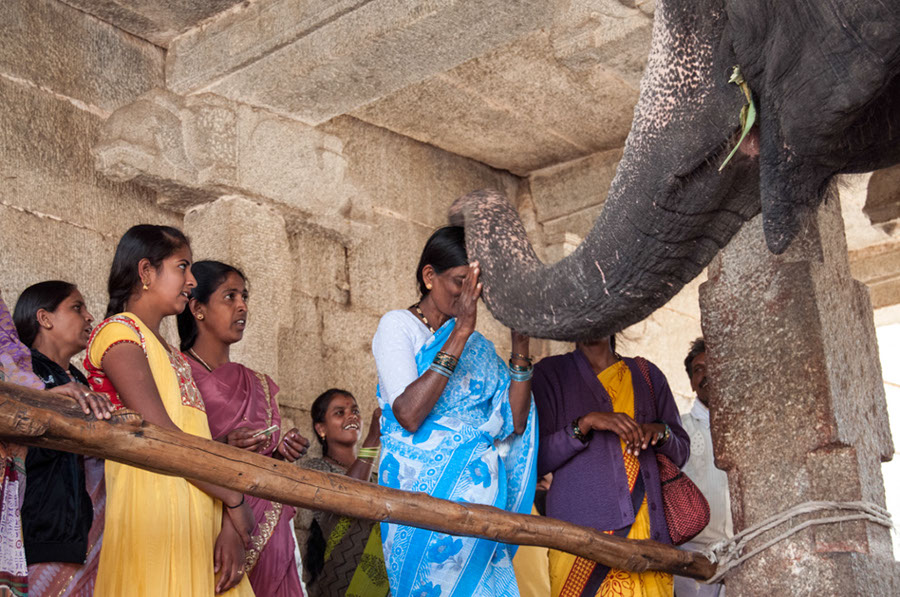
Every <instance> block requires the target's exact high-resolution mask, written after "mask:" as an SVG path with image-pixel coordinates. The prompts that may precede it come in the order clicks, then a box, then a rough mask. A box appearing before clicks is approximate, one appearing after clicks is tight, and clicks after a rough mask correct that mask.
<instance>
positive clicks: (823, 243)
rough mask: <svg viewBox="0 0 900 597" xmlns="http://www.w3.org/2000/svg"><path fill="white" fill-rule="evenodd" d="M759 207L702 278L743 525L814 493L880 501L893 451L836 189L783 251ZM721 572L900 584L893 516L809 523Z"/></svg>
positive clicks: (766, 579) (829, 582) (871, 333)
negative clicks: (890, 524) (770, 239)
mask: <svg viewBox="0 0 900 597" xmlns="http://www.w3.org/2000/svg"><path fill="white" fill-rule="evenodd" d="M761 221H762V220H761V217H757V218H756V219H755V220H753V221H752V222H750V223H748V225H746V226H745V227H744V228H743V230H742V231H741V232H740V233H739V234H738V235H737V236H736V237H735V238H734V239H733V240H732V241H731V243H730V244H729V245H728V247H727V248H726V249H725V250H724V251H722V253H720V255H719V256H718V257H717V258H716V259H715V260H714V261H713V263H712V264H711V266H710V269H709V281H708V282H706V283H705V284H703V286H702V287H701V289H700V306H701V311H702V325H703V331H704V334H705V336H706V340H707V343H708V347H709V359H708V363H709V368H710V376H711V382H712V384H713V386H712V390H713V391H712V398H711V411H712V430H713V442H714V445H715V450H716V454H717V463H718V466H719V467H720V468H722V469H725V470H726V471H727V472H728V480H729V486H730V489H731V496H732V500H733V501H732V512H733V514H734V522H735V530H736V531H739V530H741V529H744V528H746V527H748V526H750V525H753V524H755V523H757V522H759V521H761V520H763V519H765V518H767V517H769V516H771V515H773V514H777V513H779V512H781V511H783V510H785V509H788V508H790V507H792V506H794V505H797V504H799V503H801V502H805V501H809V500H838V501H857V500H862V501H866V502H872V503H874V504H878V505H880V506H884V485H883V482H882V478H881V468H880V464H881V461H882V460H886V459H888V458H890V456H891V454H892V452H893V448H892V444H891V436H890V429H889V427H888V417H887V411H886V404H885V398H884V389H883V386H882V380H881V377H882V376H881V368H880V365H879V361H878V349H877V345H876V339H875V329H874V324H873V321H872V306H871V302H870V300H869V295H868V291H867V290H866V288H865V286H864V285H863V284H861V283H859V282H857V281H856V280H854V279H853V278H852V277H851V275H850V269H849V265H848V260H847V250H846V241H845V239H844V230H843V221H842V219H841V215H840V209H839V205H838V200H837V198H836V197H834V196H833V197H830V198H829V199H828V201H827V204H826V205H825V206H823V207H822V208H821V209H820V211H819V212H818V215H817V217H816V218H814V219H813V220H812V221H811V222H810V223H809V225H808V227H807V229H806V230H805V231H803V232H802V233H801V234H800V236H799V237H798V238H797V239H796V240H795V241H794V243H793V244H792V245H791V247H790V248H789V249H788V251H787V252H785V254H783V255H772V254H771V253H769V251H768V250H767V249H766V246H765V242H764V239H763V233H762V227H761ZM821 516H822V514H819V515H812V516H807V517H803V520H805V519H807V518H810V517H821ZM799 522H801V520H794V521H793V522H792V524H797V523H799ZM789 524H791V523H789ZM783 530H785V529H784V527H781V528H779V529H776V531H774V532H773V533H774V534H777V533H778V532H780V531H783ZM774 534H769V535H764V536H763V537H762V538H760V539H757V540H756V542H755V543H754V544H751V548H752V547H753V545H758V544H760V543H762V542H764V541H766V540H767V539H768V538H770V537H772V536H774ZM726 586H727V590H728V594H729V596H734V595H748V596H749V595H754V596H755V595H897V594H900V581H898V579H897V575H896V573H895V563H894V560H893V557H892V555H891V543H890V534H889V531H888V529H886V528H884V527H882V526H879V525H876V524H872V523H867V522H859V521H856V522H845V523H840V524H829V525H823V526H817V527H812V528H809V529H806V530H804V531H802V532H800V533H798V534H796V535H794V536H793V537H791V538H789V539H787V540H785V541H782V542H780V543H778V544H777V545H776V546H775V547H773V548H771V549H769V550H767V551H765V552H763V553H762V554H760V555H758V556H757V557H755V558H753V559H751V560H748V561H747V562H745V563H744V564H743V565H742V566H740V567H739V568H738V569H736V570H735V571H733V572H732V574H731V575H729V576H728V577H727V579H726Z"/></svg>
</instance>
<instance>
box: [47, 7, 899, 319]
mask: <svg viewBox="0 0 900 597" xmlns="http://www.w3.org/2000/svg"><path fill="white" fill-rule="evenodd" d="M62 1H63V2H65V3H66V4H69V5H71V6H74V7H76V8H78V9H80V10H82V11H85V12H87V13H90V14H92V15H94V16H96V17H97V18H99V19H102V20H104V21H106V22H109V23H111V24H112V25H114V26H116V27H118V28H120V29H123V30H125V31H128V32H129V33H131V34H133V35H136V36H138V37H141V38H143V39H146V40H148V41H150V42H152V43H154V44H156V45H159V46H160V47H163V48H165V49H166V50H167V57H166V73H165V75H166V85H167V87H168V91H169V92H174V93H175V94H177V95H180V96H191V95H198V94H203V93H208V92H211V93H213V94H215V95H218V96H222V97H225V98H228V99H230V100H233V101H236V102H239V103H241V104H247V105H250V106H256V107H260V108H264V109H266V110H268V111H271V112H274V113H276V114H278V115H280V116H284V117H287V118H290V119H293V120H296V121H300V122H302V123H305V124H307V125H312V126H318V125H320V124H323V123H325V122H328V121H330V120H332V119H334V118H335V117H337V116H341V115H345V114H346V115H351V116H353V117H355V118H358V119H360V120H363V121H366V122H369V123H372V124H375V125H377V126H380V127H383V128H386V129H389V130H391V131H394V132H397V133H400V134H402V135H405V136H408V137H411V138H414V139H417V140H419V141H422V142H425V143H429V144H431V145H434V146H437V147H440V148H442V149H445V150H447V151H450V152H452V153H455V154H458V155H462V156H466V157H470V158H473V159H475V160H478V161H480V162H483V163H485V164H489V165H491V166H493V167H496V168H499V169H503V170H508V171H510V172H512V173H514V174H517V175H520V176H530V177H531V178H532V179H535V180H538V179H540V178H541V176H542V175H543V174H542V173H544V172H547V171H548V169H553V168H555V167H557V166H558V165H561V164H567V163H576V164H577V163H580V162H575V161H576V160H579V159H581V158H584V159H587V156H598V155H606V156H609V155H613V156H615V154H616V150H618V149H620V148H621V147H622V146H623V144H624V141H625V138H626V136H627V134H628V130H629V128H630V126H631V120H632V111H633V107H634V104H635V103H636V101H637V96H638V87H639V81H640V77H641V73H642V72H643V69H644V64H645V61H646V56H647V52H648V49H649V44H650V30H651V25H652V18H653V12H654V10H655V1H654V0H580V1H577V2H575V1H573V0H550V1H548V0H243V1H241V0H62ZM590 159H592V160H593V159H594V158H590ZM583 161H584V160H582V162H583ZM601 161H602V162H603V163H606V162H607V161H608V160H607V159H606V158H604V159H602V160H601ZM897 179H898V175H897V173H896V171H891V172H889V173H885V174H879V175H876V176H875V177H873V178H872V180H871V185H870V184H869V182H870V181H869V179H868V178H859V179H853V180H855V181H856V182H855V186H854V185H853V184H851V185H850V187H851V189H850V190H847V189H842V191H841V194H842V197H843V199H842V202H843V203H844V215H845V221H846V222H847V230H848V241H849V243H848V244H849V248H850V251H851V261H854V262H856V263H857V266H856V271H855V274H856V275H857V277H858V278H860V279H864V280H866V281H867V282H868V283H869V284H870V287H871V288H873V292H874V296H873V298H875V299H876V300H875V302H876V307H878V306H883V305H893V304H897V303H900V271H897V267H896V264H897V263H900V261H898V259H900V258H898V256H900V230H898V228H900V227H898V226H897V225H896V224H897V223H898V222H900V208H898V205H900V197H898V196H897V194H896V193H895V192H894V193H892V192H890V191H891V189H894V188H895V187H896V185H895V182H896V180H897ZM870 186H871V187H872V188H873V189H876V190H879V191H878V192H877V193H873V196H872V197H871V198H869V199H868V200H867V198H866V197H867V196H868V193H869V192H870V189H869V187H870ZM854 189H855V190H854ZM604 192H605V189H598V190H597V195H599V196H600V200H601V201H602V194H603V193H604ZM593 199H595V198H591V200H590V202H594V203H596V201H594V200H593ZM898 318H900V313H898V315H897V317H894V318H893V319H898Z"/></svg>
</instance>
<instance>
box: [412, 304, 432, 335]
mask: <svg viewBox="0 0 900 597" xmlns="http://www.w3.org/2000/svg"><path fill="white" fill-rule="evenodd" d="M413 309H415V310H416V313H418V314H419V317H420V318H421V319H422V323H424V324H425V327H427V328H428V331H430V332H431V333H432V334H434V333H435V329H434V328H433V327H431V324H430V323H428V318H427V317H425V314H424V313H422V309H420V308H419V303H416V304H415V305H413Z"/></svg>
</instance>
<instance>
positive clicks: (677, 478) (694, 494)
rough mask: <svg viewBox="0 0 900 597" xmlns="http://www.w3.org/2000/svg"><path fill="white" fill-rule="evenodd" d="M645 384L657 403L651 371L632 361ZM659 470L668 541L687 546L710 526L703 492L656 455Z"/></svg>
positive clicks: (707, 504) (673, 465) (641, 363)
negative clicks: (686, 544) (636, 365)
mask: <svg viewBox="0 0 900 597" xmlns="http://www.w3.org/2000/svg"><path fill="white" fill-rule="evenodd" d="M635 361H637V364H638V367H639V368H640V370H641V374H642V375H643V376H644V381H646V382H647V385H648V386H650V395H651V396H653V400H654V403H655V402H656V393H655V392H654V391H653V382H652V381H650V368H649V367H648V366H647V361H646V360H645V359H643V358H641V357H637V358H635ZM656 464H657V466H658V467H659V482H660V484H661V485H662V501H663V511H664V512H665V513H666V526H667V527H669V537H671V539H672V543H674V544H675V545H681V544H682V543H687V542H688V541H690V540H691V539H693V538H694V537H696V536H697V535H699V534H700V532H701V531H702V530H703V529H705V528H706V525H708V524H709V502H707V501H706V498H705V497H703V492H702V491H700V488H699V487H697V485H695V484H694V482H693V481H691V480H690V478H689V477H688V476H687V475H685V474H684V471H682V470H681V469H680V468H678V467H677V466H676V465H675V463H674V462H672V460H671V459H669V457H668V456H664V455H663V454H659V453H657V454H656Z"/></svg>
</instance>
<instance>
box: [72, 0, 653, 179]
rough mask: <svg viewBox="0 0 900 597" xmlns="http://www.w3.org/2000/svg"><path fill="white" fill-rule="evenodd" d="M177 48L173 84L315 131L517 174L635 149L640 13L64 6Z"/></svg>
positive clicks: (427, 1) (445, 2) (374, 3)
mask: <svg viewBox="0 0 900 597" xmlns="http://www.w3.org/2000/svg"><path fill="white" fill-rule="evenodd" d="M64 1H65V2H66V3H68V4H71V5H73V6H76V7H78V8H79V9H81V10H84V11H86V12H89V13H91V14H93V15H95V16H97V17H98V18H101V19H103V20H105V21H107V22H110V23H112V24H113V25H115V26H117V27H119V28H122V29H124V30H126V31H129V32H130V33H133V34H134V35H137V36H139V37H142V38H144V39H147V40H149V41H151V42H153V43H155V44H158V45H160V46H162V47H164V48H167V50H168V55H167V61H166V81H167V86H168V87H169V90H171V91H174V92H175V93H178V94H181V95H187V94H197V93H201V92H213V93H215V94H217V95H221V96H224V97H227V98H229V99H232V100H235V101H238V102H241V103H245V104H249V105H252V106H259V107H262V108H266V109H267V110H270V111H272V112H275V113H277V114H280V115H283V116H287V117H290V118H294V119H297V120H300V121H301V122H304V123H306V124H310V125H319V124H322V123H323V122H326V121H328V120H331V119H332V118H334V117H336V116H339V115H342V114H351V115H353V116H355V117H356V118H359V119H361V120H365V121H368V122H371V123H373V124H376V125H378V126H381V127H383V128H387V129H389V130H392V131H395V132H398V133H400V134H403V135H406V136H408V137H412V138H414V139H417V140H420V141H423V142H426V143H430V144H432V145H435V146H437V147H441V148H442V149H446V150H448V151H451V152H453V153H456V154H459V155H463V156H466V157H471V158H474V159H477V160H479V161H481V162H484V163H486V164H489V165H491V166H494V167H496V168H500V169H504V170H509V171H511V172H513V173H515V174H519V175H527V174H528V173H530V172H532V171H534V170H537V169H540V168H544V167H547V166H552V165H554V164H558V163H561V162H565V161H570V160H573V159H576V158H580V157H583V156H586V155H590V154H593V153H596V152H598V151H604V150H608V149H613V148H617V147H621V146H622V145H623V143H624V140H625V137H626V135H627V133H628V130H629V128H630V125H631V119H632V110H633V106H634V104H635V102H636V101H637V94H638V83H639V80H640V76H641V73H642V71H643V68H644V63H645V60H646V55H647V52H648V48H649V43H650V28H651V24H652V14H653V9H654V2H653V1H644V2H641V1H640V0H637V1H635V0H588V1H583V2H569V1H568V0H556V1H551V2H548V1H547V0H477V1H475V0H469V1H465V0H462V1H461V0H406V1H397V0H306V1H300V0H256V1H253V0H250V1H247V2H236V1H235V0H205V1H194V2H190V1H187V0H181V1H179V2H172V1H166V0H64Z"/></svg>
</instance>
